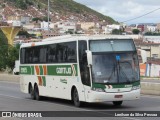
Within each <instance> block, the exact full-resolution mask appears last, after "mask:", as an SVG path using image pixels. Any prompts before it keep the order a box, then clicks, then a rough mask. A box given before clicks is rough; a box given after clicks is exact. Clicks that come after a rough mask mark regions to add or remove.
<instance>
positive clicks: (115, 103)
mask: <svg viewBox="0 0 160 120" xmlns="http://www.w3.org/2000/svg"><path fill="white" fill-rule="evenodd" d="M122 102H123V101H113V105H115V106H121V105H122Z"/></svg>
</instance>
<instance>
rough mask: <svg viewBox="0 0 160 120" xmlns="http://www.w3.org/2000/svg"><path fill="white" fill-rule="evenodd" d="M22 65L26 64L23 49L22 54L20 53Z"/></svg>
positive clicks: (23, 49)
mask: <svg viewBox="0 0 160 120" xmlns="http://www.w3.org/2000/svg"><path fill="white" fill-rule="evenodd" d="M20 63H21V64H24V63H25V48H22V49H21V52H20Z"/></svg>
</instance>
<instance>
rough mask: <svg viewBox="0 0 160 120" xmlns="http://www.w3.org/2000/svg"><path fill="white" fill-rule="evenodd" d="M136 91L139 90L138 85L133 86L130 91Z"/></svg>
mask: <svg viewBox="0 0 160 120" xmlns="http://www.w3.org/2000/svg"><path fill="white" fill-rule="evenodd" d="M137 89H140V86H139V85H138V86H133V87H132V90H137Z"/></svg>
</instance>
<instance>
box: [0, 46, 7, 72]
mask: <svg viewBox="0 0 160 120" xmlns="http://www.w3.org/2000/svg"><path fill="white" fill-rule="evenodd" d="M7 53H8V45H1V46H0V71H2V70H4V69H6V65H7V56H8V54H7Z"/></svg>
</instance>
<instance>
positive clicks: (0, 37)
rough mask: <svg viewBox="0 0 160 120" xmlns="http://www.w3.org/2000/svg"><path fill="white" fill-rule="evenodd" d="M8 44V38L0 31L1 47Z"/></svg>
mask: <svg viewBox="0 0 160 120" xmlns="http://www.w3.org/2000/svg"><path fill="white" fill-rule="evenodd" d="M6 44H7V38H6V36H5V35H4V34H3V32H2V30H1V29H0V46H1V45H6Z"/></svg>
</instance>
